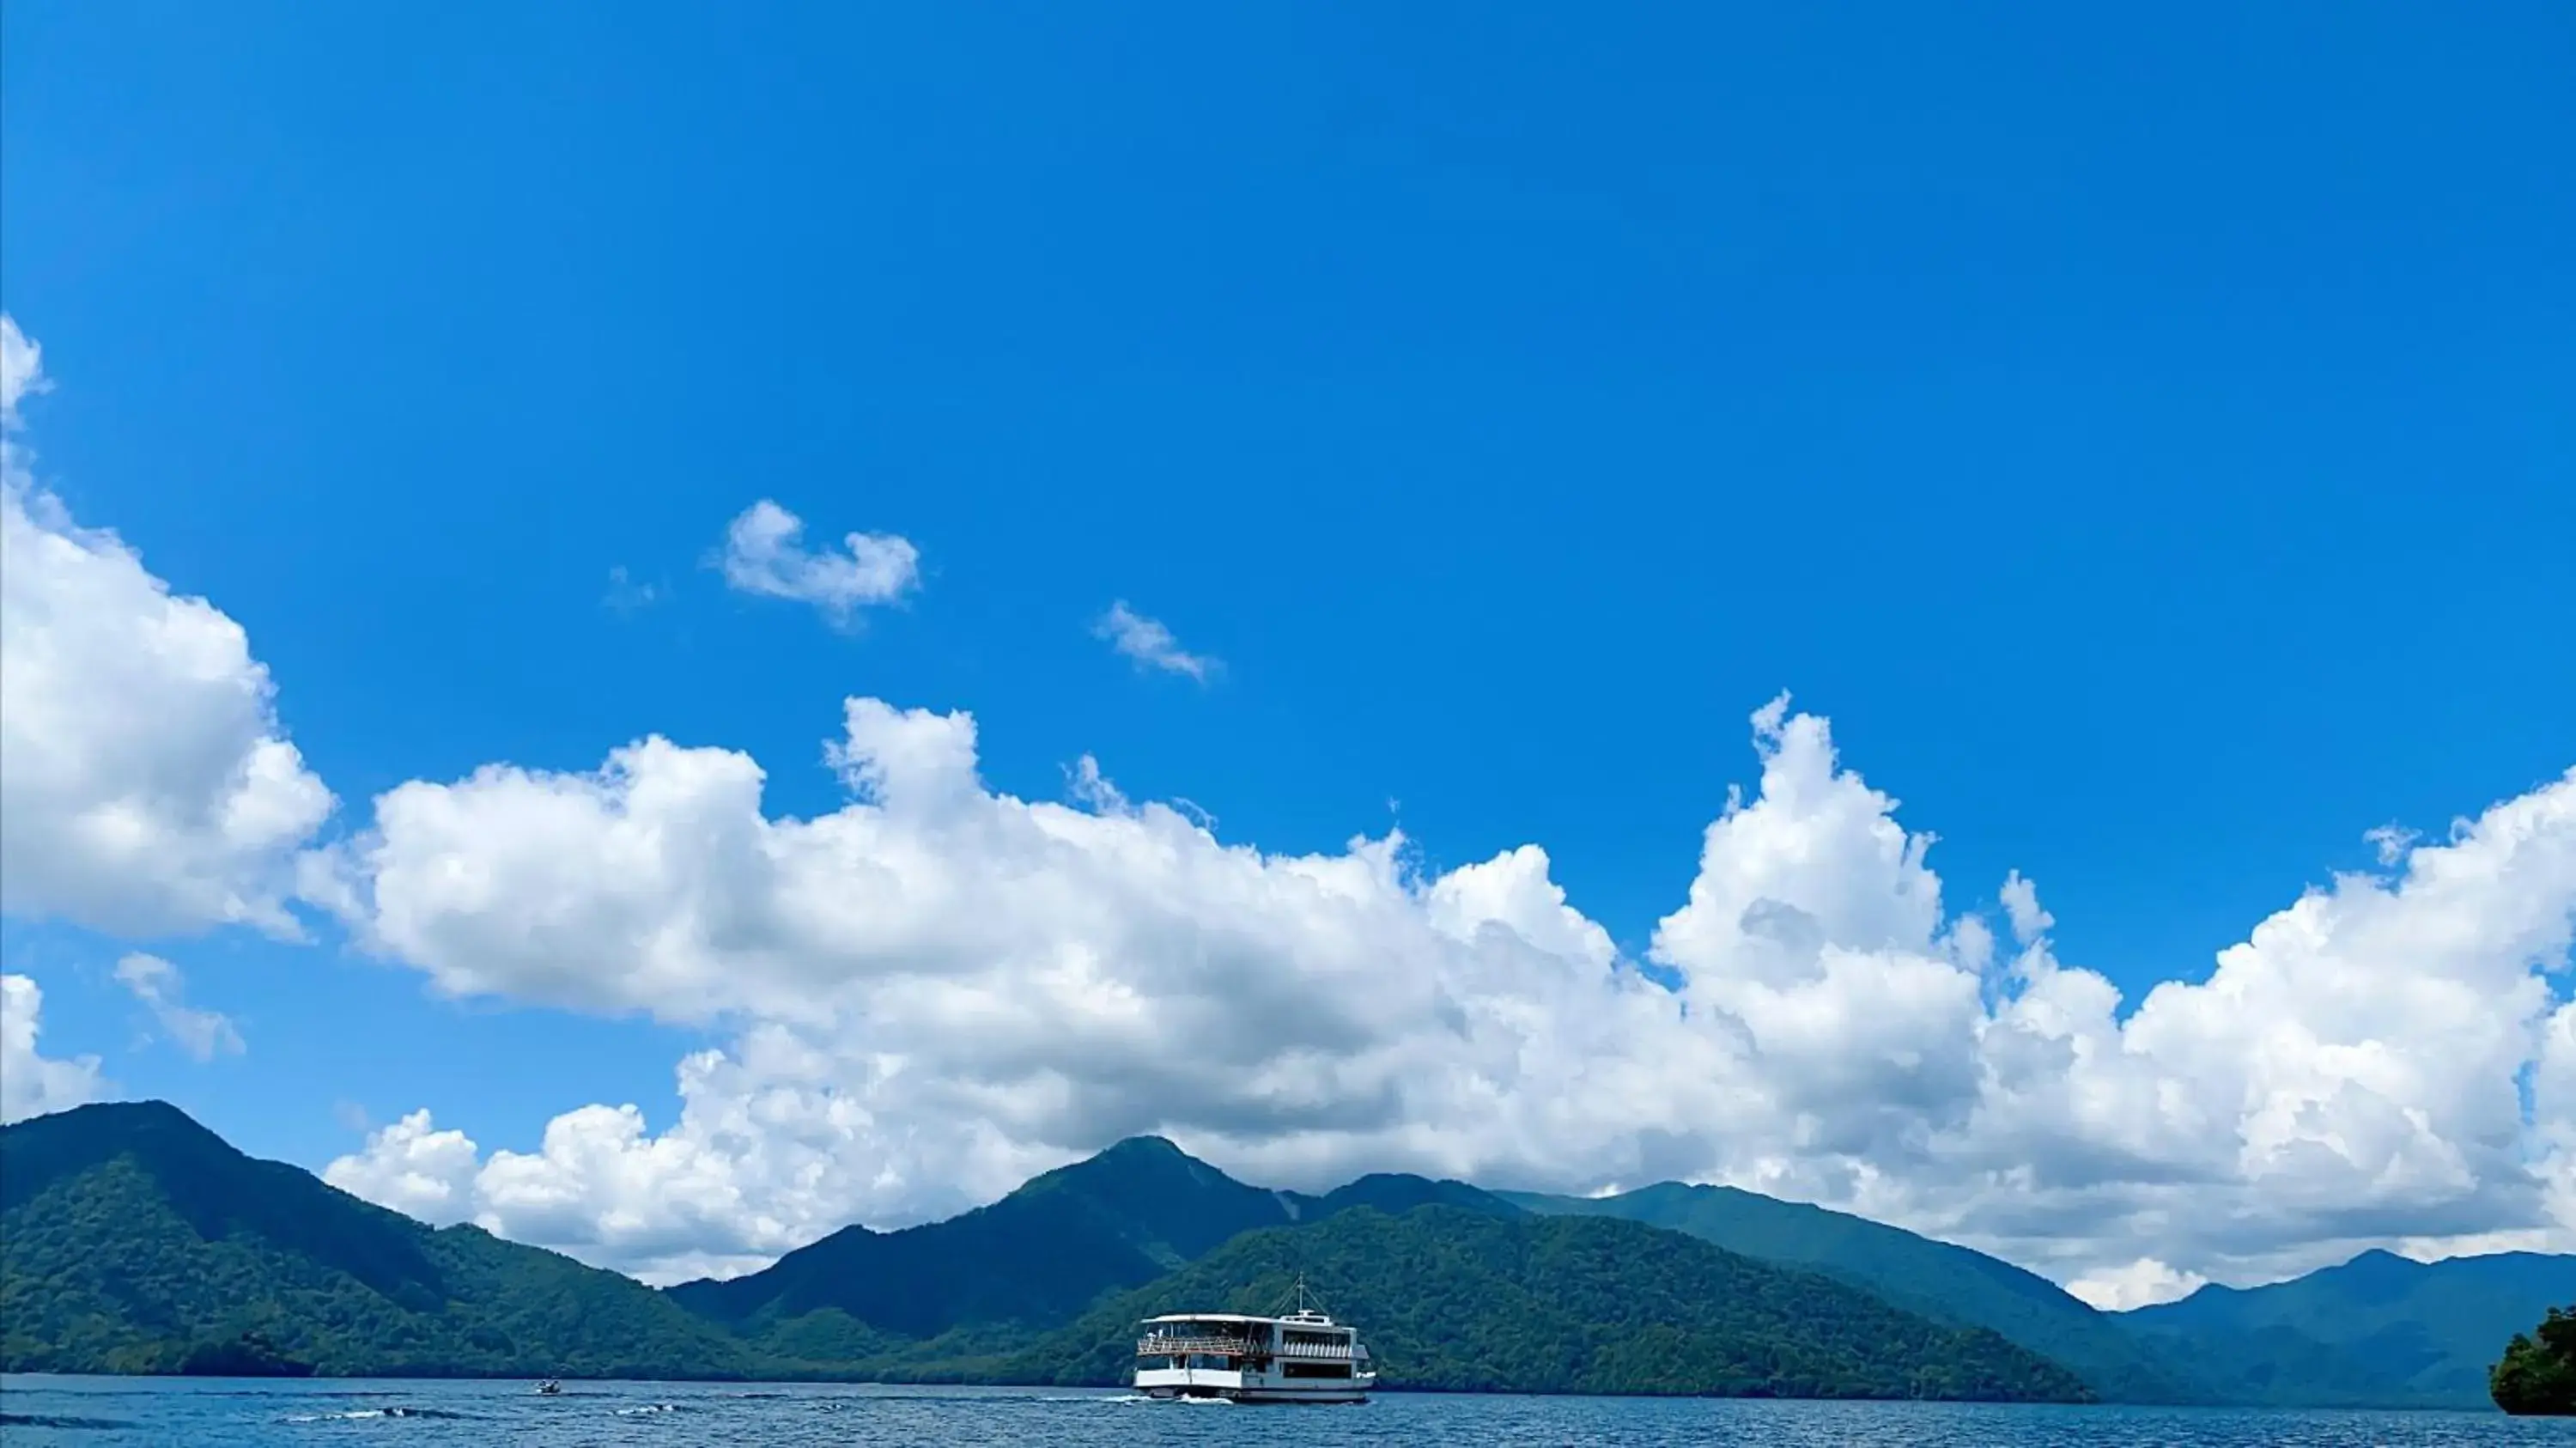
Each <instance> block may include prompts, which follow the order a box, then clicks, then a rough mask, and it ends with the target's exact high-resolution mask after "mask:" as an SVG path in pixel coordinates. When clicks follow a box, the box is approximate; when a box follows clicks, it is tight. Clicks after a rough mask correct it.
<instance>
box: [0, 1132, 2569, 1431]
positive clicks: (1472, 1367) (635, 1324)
mask: <svg viewBox="0 0 2576 1448" xmlns="http://www.w3.org/2000/svg"><path fill="white" fill-rule="evenodd" d="M1721 1249H1724V1250H1721ZM1790 1269H1803V1270H1790ZM1300 1271H1302V1272H1304V1273H1306V1274H1307V1275H1308V1276H1309V1277H1310V1278H1311V1279H1312V1280H1313V1282H1314V1284H1315V1285H1316V1286H1317V1287H1318V1288H1319V1289H1320V1290H1322V1291H1323V1293H1324V1294H1325V1296H1326V1298H1327V1300H1328V1301H1329V1302H1330V1303H1331V1305H1332V1306H1333V1307H1335V1308H1336V1309H1337V1310H1338V1311H1341V1312H1343V1313H1346V1314H1348V1315H1350V1316H1351V1317H1352V1318H1353V1319H1354V1320H1356V1321H1358V1322H1359V1323H1360V1324H1361V1326H1362V1328H1363V1330H1364V1332H1365V1333H1366V1335H1367V1337H1368V1340H1369V1341H1370V1343H1371V1345H1372V1346H1373V1347H1374V1348H1375V1350H1376V1351H1377V1353H1378V1355H1379V1358H1380V1360H1381V1363H1382V1365H1383V1367H1384V1369H1385V1371H1386V1374H1387V1376H1386V1382H1387V1384H1388V1386H1390V1387H1395V1386H1403V1387H1421V1388H1479V1387H1489V1388H1505V1387H1508V1388H1517V1389H1520V1390H1525V1391H1541V1392H1546V1391H1587V1392H1694V1393H1698V1392H1729V1393H1819V1394H1835V1395H1841V1394H1866V1395H1879V1396H1934V1397H2051V1398H2063V1397H2070V1396H2076V1395H2078V1394H2080V1393H2081V1392H2083V1391H2084V1390H2086V1389H2088V1388H2089V1389H2090V1390H2091V1392H2092V1394H2093V1395H2095V1396H2099V1397H2103V1398H2109V1399H2120V1400H2130V1401H2136V1400H2144V1399H2174V1398H2184V1397H2189V1396H2192V1395H2193V1394H2194V1393H2199V1394H2201V1395H2205V1396H2208V1397H2211V1398H2214V1399H2217V1400H2220V1401H2228V1402H2244V1403H2274V1404H2282V1405H2320V1404H2335V1403H2351V1404H2389V1405H2413V1406H2435V1405H2454V1406H2471V1405H2476V1404H2482V1403H2484V1402H2485V1401H2486V1399H2487V1393H2488V1388H2489V1382H2488V1371H2487V1370H2488V1366H2489V1364H2491V1363H2494V1362H2496V1361H2497V1359H2498V1358H2499V1356H2500V1355H2502V1354H2503V1353H2504V1351H2505V1345H2506V1344H2507V1343H2509V1342H2511V1341H2513V1340H2514V1338H2515V1334H2516V1333H2517V1332H2520V1331H2522V1330H2524V1329H2528V1328H2529V1327H2530V1326H2531V1325H2532V1324H2533V1323H2535V1322H2539V1321H2540V1320H2541V1319H2542V1317H2543V1314H2544V1312H2545V1310H2546V1309H2547V1308H2549V1307H2550V1306H2551V1305H2553V1304H2557V1303H2564V1302H2569V1301H2576V1258H2568V1257H2551V1256H2540V1255H2535V1254H2505V1255H2499V1256H2494V1257H2483V1258H2466V1259H2457V1260H2454V1261H2450V1262H2442V1263H2435V1264H2431V1265H2424V1264H2418V1263H2414V1262H2409V1261H2405V1260H2403V1259H2400V1258H2396V1257H2391V1256H2389V1255H2388V1254H2385V1253H2366V1254H2364V1255H2363V1256H2362V1257H2359V1258H2356V1259H2355V1260H2354V1261H2352V1262H2350V1263H2347V1264H2345V1265H2344V1266H2342V1267H2337V1268H2330V1269H2328V1270H2326V1271H2323V1272H2319V1273H2314V1274H2311V1275H2310V1276H2308V1277H2305V1278H2301V1279H2299V1280H2297V1281H2294V1282H2288V1283H2282V1284H2277V1285H2275V1286H2271V1287H2264V1288H2257V1289H2251V1290H2246V1291H2231V1290H2229V1289H2225V1288H2204V1289H2203V1290H2202V1291H2201V1292H2199V1293H2197V1294H2195V1295H2194V1296H2192V1297H2190V1298H2187V1299H2185V1300H2183V1301H2182V1302H2178V1303H2173V1304H2169V1305H2166V1306H2163V1307H2157V1308H2149V1309H2145V1310H2142V1311H2139V1312H2133V1313H2125V1314H2101V1313H2095V1312H2092V1311H2091V1310H2090V1309H2088V1308H2085V1307H2084V1306H2083V1305H2082V1304H2080V1303H2076V1302H2074V1301H2073V1300H2072V1299H2071V1298H2067V1297H2066V1296H2065V1295H2064V1294H2063V1293H2061V1292H2059V1291H2058V1290H2057V1289H2055V1288H2053V1287H2051V1286H2049V1285H2048V1284H2047V1283H2045V1282H2043V1281H2041V1280H2040V1279H2038V1278H2036V1277H2032V1276H2031V1275H2030V1274H2028V1273H2024V1272H2021V1271H2019V1270H2018V1269H2016V1268H2012V1267H2009V1266H2007V1265H2005V1264H2003V1263H2001V1262H1997V1261H1995V1260H1993V1259H1992V1258H1987V1257H1983V1256H1980V1255H1979V1254H1977V1253H1974V1252H1970V1251H1967V1250H1965V1249H1963V1248H1958V1247H1952V1246H1946V1245H1944V1244H1941V1243H1936V1242H1930V1241H1927V1240H1925V1239H1923V1238H1919V1237H1915V1236H1912V1235H1911V1234H1908V1233H1905V1232H1901V1231H1898V1230H1897V1229H1895V1228H1892V1227H1886V1226H1882V1225H1880V1224H1877V1223H1873V1222H1868V1221H1864V1220H1862V1219H1859V1218H1855V1217H1847V1216H1843V1215H1841V1214H1838V1213H1833V1212H1826V1211H1822V1210H1819V1209H1817V1208H1813V1207H1802V1206H1796V1205H1793V1204H1789V1203H1783V1202H1777V1201H1773V1200H1771V1199H1769V1198H1765V1197H1759V1196H1754V1195H1752V1194H1750V1193H1743V1192H1732V1191H1728V1190H1725V1189H1722V1188H1701V1187H1679V1186H1666V1187H1657V1188H1649V1189H1647V1190H1645V1191H1641V1192H1633V1193H1629V1194H1627V1195H1626V1196H1623V1197H1613V1198H1608V1199H1604V1200H1601V1201H1577V1200H1570V1199H1564V1198H1549V1197H1531V1196H1513V1197H1509V1198H1506V1197H1504V1196H1500V1195H1496V1194H1489V1193H1486V1192H1483V1191H1480V1190H1478V1189H1476V1188H1474V1187H1470V1186H1466V1185H1463V1184H1461V1183H1457V1182H1432V1181H1426V1180H1423V1179H1422V1178H1419V1177H1408V1176H1395V1175H1388V1176H1372V1177H1364V1178H1361V1179H1360V1180H1358V1181H1356V1182H1352V1183H1350V1184H1349V1185H1347V1186H1344V1187H1342V1188H1339V1189H1337V1190H1335V1191H1332V1192H1328V1193H1325V1194H1322V1195H1320V1196H1309V1195H1302V1194H1299V1193H1294V1192H1273V1191H1267V1190H1264V1189H1262V1188H1259V1187H1253V1186H1247V1185H1245V1184H1243V1183H1241V1182H1237V1181H1235V1180H1233V1179H1231V1178H1229V1177H1227V1176H1226V1175H1225V1174H1224V1173H1222V1172H1219V1171H1217V1170H1216V1169H1215V1168H1213V1167H1210V1166H1208V1165H1207V1164H1205V1163H1203V1162H1199V1161H1196V1160H1194V1159H1192V1158H1190V1157H1189V1156H1187V1155H1185V1154H1184V1153H1182V1152H1181V1151H1180V1150H1179V1149H1178V1148H1176V1147H1174V1146H1172V1145H1171V1144H1170V1143H1169V1142H1165V1141H1161V1140H1159V1139H1154V1138H1142V1139H1138V1140H1134V1141H1129V1142H1124V1143H1121V1144H1120V1145H1118V1146H1116V1147H1113V1148H1111V1149H1110V1150H1108V1151H1106V1152H1103V1153H1102V1154H1100V1155H1099V1156H1097V1157H1094V1158H1092V1159H1090V1160H1088V1161H1085V1162H1080V1163H1076V1164H1075V1165H1072V1166H1069V1167H1066V1168H1063V1169H1062V1170H1059V1171H1055V1172H1050V1173H1048V1174H1046V1175H1045V1176H1042V1177H1039V1178H1037V1179H1036V1180H1034V1181H1031V1182H1029V1183H1028V1184H1027V1185H1025V1186H1023V1187H1022V1188H1021V1189H1020V1190H1018V1191H1016V1192H1014V1193H1012V1194H1011V1195H1010V1196H1009V1197H1007V1198H1005V1199H1003V1200H1002V1201H1000V1202H997V1203H995V1204H993V1205H992V1206H990V1207H986V1208H984V1209H982V1210H980V1211H976V1212H969V1213H967V1214H965V1215H964V1216H961V1217H957V1218H954V1219H952V1220H950V1221H947V1222H942V1223H937V1224H934V1225H932V1226H927V1227H917V1228H912V1229H910V1230H908V1231H902V1232H886V1233H877V1232H869V1231H867V1230H865V1229H862V1228H851V1229H848V1230H846V1231H843V1232H841V1233H838V1234H835V1235H834V1236H832V1237H829V1238H826V1239H824V1240H823V1241H821V1242H818V1243H816V1244H815V1245H814V1246H812V1247H808V1248H806V1249H804V1250H803V1251H801V1252H796V1253H791V1254H789V1255H788V1256H787V1257H785V1258H782V1259H781V1260H780V1261H779V1262H778V1263H777V1264H776V1265H774V1266H773V1267H771V1268H770V1269H769V1270H768V1271H766V1272H762V1273H757V1274H753V1275H752V1276H749V1277H746V1278H742V1279H738V1280H736V1281H734V1282H728V1283H692V1284H689V1285H687V1286H684V1287H681V1288H677V1289H673V1290H672V1291H671V1292H669V1293H658V1292H655V1291H653V1290H651V1289H649V1288H646V1287H644V1286H642V1285H640V1284H638V1283H635V1282H632V1281H630V1280H628V1279H626V1278H624V1277H621V1276H618V1275H617V1274H615V1273H611V1272H604V1271H599V1270H596V1269H592V1268H588V1267H584V1266H582V1265H581V1264H579V1263H576V1262H574V1261H572V1260H570V1259H569V1258H565V1257H562V1256H559V1255H557V1254H555V1253H551V1252H546V1251H542V1250H539V1249H536V1248H531V1247H523V1246H519V1245H516V1244H513V1243H508V1242H503V1241H499V1240H497V1239H495V1238H493V1237H491V1236H489V1235H487V1234H485V1233H483V1232H481V1231H479V1230H476V1229H474V1228H472V1227H450V1228H445V1229H441V1230H432V1229H430V1228H429V1227H426V1226H424V1225H422V1224H420V1223H418V1222H415V1221H412V1220H411V1219H409V1218H407V1217H403V1216H401V1215H399V1214H396V1213H393V1212H389V1211H386V1210H384V1209H382V1208H379V1207H375V1206H372V1205H370V1204H368V1203H365V1202H362V1201H359V1200H357V1199H356V1198H354V1197H351V1196H348V1195H347V1194H345V1193H342V1192H340V1191H337V1190H335V1189H333V1188H331V1187H329V1186H327V1185H325V1184H323V1183H322V1182H320V1181H318V1180H316V1179H315V1178H314V1177H313V1176H312V1175H311V1174H310V1173H308V1172H305V1171H303V1170H301V1169H300V1168H296V1167H292V1166H285V1165H281V1164H278V1163H274V1162H261V1161H253V1160H251V1159H250V1158H248V1157H245V1156H243V1155H242V1154H241V1153H239V1152H237V1151H235V1150H234V1149H233V1148H232V1147H230V1146H229V1145H227V1144H225V1143H224V1142H223V1141H222V1140H221V1139H220V1138H218V1137H216V1136H215V1135H214V1134H213V1133H211V1132H208V1131H206V1130H205V1129H203V1128H202V1127H199V1126H198V1125H197V1124H196V1123H195V1122H193V1121H190V1120H189V1119H188V1118H187V1117H186V1116H185V1115H183V1114H181V1113H180V1112H178V1111H177V1110H176V1109H174V1108H172V1107H169V1106H166V1105H163V1104H160V1103H140V1104H122V1105H100V1106H87V1107H82V1108H79V1109H77V1110H74V1111H69V1112H63V1113H60V1114H58V1115H54V1116H47V1117H40V1118H37V1119H35V1120H32V1121H26V1122H20V1123H18V1124H16V1125H12V1126H8V1127H0V1368H5V1369H7V1370H10V1371H29V1370H64V1371H124V1372H174V1371H182V1370H194V1371H224V1372H298V1371H317V1370H318V1371H320V1372H324V1373H334V1374H340V1373H385V1374H423V1375H450V1374H502V1375H522V1374H524V1375H536V1374H564V1375H575V1376H607V1375H619V1376H640V1377H736V1376H762V1377H806V1376H811V1377H843V1378H849V1377H861V1378H867V1377H881V1378H890V1379H931V1380H941V1381H968V1380H1003V1381H1039V1382H1093V1381H1116V1380H1118V1379H1120V1378H1121V1377H1122V1376H1123V1374H1124V1372H1125V1370H1126V1354H1127V1352H1128V1350H1129V1346H1130V1344H1131V1342H1132V1337H1133V1330H1134V1326H1135V1321H1136V1319H1137V1318H1139V1317H1142V1316H1146V1315H1150V1314H1151V1313H1154V1312H1158V1311H1164V1310H1177V1309H1191V1310H1215V1309H1220V1308H1225V1307H1233V1308H1238V1309H1244V1308H1250V1309H1259V1308H1266V1307H1269V1306H1271V1305H1272V1303H1273V1302H1274V1301H1275V1300H1276V1298H1277V1297H1278V1296H1279V1295H1280V1294H1281V1293H1282V1292H1284V1291H1285V1289H1286V1286H1287V1284H1288V1283H1289V1281H1290V1280H1291V1279H1292V1278H1293V1276H1294V1275H1295V1274H1296V1273H1298V1272H1300ZM1811 1274H1812V1275H1811ZM2562 1335H2566V1336H2571V1338H2576V1334H2562ZM2544 1336H2545V1331H2544ZM2545 1346H2546V1344H2545V1343H2541V1344H2530V1345H2528V1346H2527V1347H2525V1348H2522V1349H2517V1352H2518V1353H2519V1354H2520V1355H2519V1356H2518V1357H2517V1358H2515V1359H2514V1362H2515V1364H2517V1365H2518V1366H2515V1367H2514V1369H2513V1371H2511V1372H2508V1373H2501V1374H2499V1376H2498V1378H2497V1382H2498V1383H2499V1384H2503V1385H2505V1386H2504V1387H2500V1388H2499V1389H2498V1391H2499V1392H2500V1393H2502V1392H2504V1391H2506V1390H2507V1389H2510V1390H2511V1391H2512V1392H2515V1393H2521V1394H2523V1395H2524V1398H2523V1401H2540V1400H2542V1397H2545V1395H2546V1392H2547V1391H2549V1390H2550V1384H2552V1383H2556V1382H2558V1381H2559V1379H2558V1378H2557V1377H2553V1376H2551V1374H2552V1373H2553V1372H2556V1371H2557V1369H2556V1368H2554V1367H2553V1366H2552V1364H2551V1363H2550V1362H2544V1361H2542V1358H2543V1357H2544V1356H2545V1353H2543V1352H2542V1349H2543V1348H2544V1347H2545Z"/></svg>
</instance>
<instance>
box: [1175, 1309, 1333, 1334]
mask: <svg viewBox="0 0 2576 1448" xmlns="http://www.w3.org/2000/svg"><path fill="white" fill-rule="evenodd" d="M1169 1322H1225V1323H1243V1324H1247V1325H1248V1324H1251V1323H1256V1322H1275V1323H1278V1324H1279V1325H1280V1326H1282V1327H1315V1328H1329V1329H1332V1330H1334V1331H1338V1332H1348V1331H1350V1328H1349V1327H1348V1326H1346V1325H1344V1324H1342V1323H1338V1322H1335V1321H1333V1320H1332V1319H1331V1318H1329V1317H1326V1316H1324V1315H1323V1314H1322V1313H1318V1312H1308V1313H1298V1314H1292V1315H1290V1316H1287V1317H1248V1316H1246V1315H1244V1314H1242V1313H1239V1312H1173V1313H1167V1314H1165V1315H1163V1316H1161V1317H1149V1318H1146V1319H1145V1323H1146V1325H1147V1326H1149V1327H1150V1326H1152V1325H1154V1324H1156V1323H1169Z"/></svg>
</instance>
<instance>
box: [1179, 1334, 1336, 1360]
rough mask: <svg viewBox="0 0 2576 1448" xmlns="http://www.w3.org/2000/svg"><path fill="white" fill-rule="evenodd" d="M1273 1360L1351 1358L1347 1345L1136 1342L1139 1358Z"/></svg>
mask: <svg viewBox="0 0 2576 1448" xmlns="http://www.w3.org/2000/svg"><path fill="white" fill-rule="evenodd" d="M1202 1354H1204V1355H1208V1356H1223V1357H1275V1358H1297V1359H1299V1360H1301V1361H1315V1360H1323V1361H1328V1362H1345V1361H1348V1360H1349V1359H1350V1357H1351V1345H1350V1344H1349V1343H1346V1342H1345V1343H1288V1344H1285V1345H1283V1346H1278V1347H1269V1346H1264V1345H1262V1344H1258V1343H1254V1342H1252V1341H1250V1340H1249V1339H1246V1338H1240V1337H1173V1336H1166V1335H1163V1334H1153V1335H1149V1336H1146V1337H1140V1338H1138V1339H1136V1355H1137V1356H1138V1357H1163V1356H1166V1355H1168V1356H1172V1357H1181V1356H1197V1355H1202Z"/></svg>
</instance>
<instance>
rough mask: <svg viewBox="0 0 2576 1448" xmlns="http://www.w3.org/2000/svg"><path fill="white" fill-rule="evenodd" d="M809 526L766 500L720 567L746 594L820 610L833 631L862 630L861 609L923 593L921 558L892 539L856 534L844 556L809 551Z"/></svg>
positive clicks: (737, 533) (735, 529) (737, 529)
mask: <svg viewBox="0 0 2576 1448" xmlns="http://www.w3.org/2000/svg"><path fill="white" fill-rule="evenodd" d="M804 534H805V520H804V519H802V518H799V517H797V516H796V515H795V514H793V513H791V512H788V511H787V510H786V509H785V508H782V507H780V506H778V505H777V504H776V503H773V502H771V501H770V500H769V499H767V498H763V499H761V500H760V501H759V502H757V503H754V504H752V505H751V506H750V507H748V508H745V509H743V510H742V513H741V515H740V516H738V517H736V518H735V519H734V520H733V522H732V523H731V524H730V525H729V526H727V528H726V529H725V544H724V550H723V552H722V554H721V555H720V556H719V557H718V559H717V564H718V566H719V567H721V568H722V569H723V570H724V576H725V582H726V583H728V584H730V585H732V586H733V587H735V588H737V589H740V590H741V591H743V592H744V593H756V594H759V595H761V596H762V597H765V598H785V599H793V600H795V601H796V602H798V603H810V604H812V605H814V607H815V608H817V609H820V610H821V611H822V613H823V616H824V617H825V618H828V619H830V620H831V621H832V623H833V624H834V626H836V627H843V628H846V627H848V626H849V625H850V624H852V623H854V622H856V620H857V618H858V613H859V610H860V609H863V608H872V607H876V606H879V605H882V604H889V603H895V602H899V601H901V600H902V598H903V597H904V596H905V595H906V594H909V593H911V592H913V591H914V590H915V589H917V588H919V587H920V586H921V550H920V549H918V548H915V547H913V546H912V540H910V539H908V538H904V537H901V536H898V535H896V534H893V533H851V534H848V535H846V536H844V537H843V538H842V540H841V545H842V546H841V549H840V550H837V551H836V550H834V549H832V548H829V547H824V548H808V547H806V546H805V544H804V541H803V539H804Z"/></svg>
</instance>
